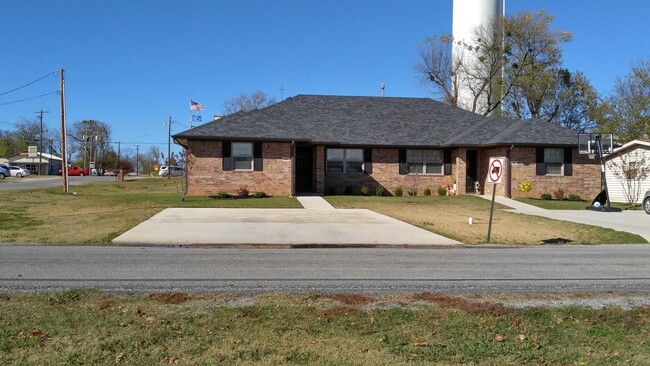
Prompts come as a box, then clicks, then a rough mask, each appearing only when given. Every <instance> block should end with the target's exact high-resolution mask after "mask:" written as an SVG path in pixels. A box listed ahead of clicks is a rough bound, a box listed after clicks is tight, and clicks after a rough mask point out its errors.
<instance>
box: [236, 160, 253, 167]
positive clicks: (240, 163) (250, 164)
mask: <svg viewBox="0 0 650 366" xmlns="http://www.w3.org/2000/svg"><path fill="white" fill-rule="evenodd" d="M235 169H236V170H251V169H253V159H252V158H249V157H235Z"/></svg>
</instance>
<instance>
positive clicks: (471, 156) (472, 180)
mask: <svg viewBox="0 0 650 366" xmlns="http://www.w3.org/2000/svg"><path fill="white" fill-rule="evenodd" d="M466 173H467V174H466V175H467V180H466V182H465V187H466V190H465V192H467V193H480V192H477V191H476V182H478V151H476V150H467V172H466Z"/></svg>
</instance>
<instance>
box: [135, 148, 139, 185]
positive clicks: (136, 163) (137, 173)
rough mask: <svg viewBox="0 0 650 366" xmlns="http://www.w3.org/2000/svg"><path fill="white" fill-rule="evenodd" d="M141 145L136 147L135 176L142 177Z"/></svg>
mask: <svg viewBox="0 0 650 366" xmlns="http://www.w3.org/2000/svg"><path fill="white" fill-rule="evenodd" d="M139 160H140V145H135V176H136V177H137V176H139V175H140V162H139Z"/></svg>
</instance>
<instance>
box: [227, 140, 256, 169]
mask: <svg viewBox="0 0 650 366" xmlns="http://www.w3.org/2000/svg"><path fill="white" fill-rule="evenodd" d="M232 160H233V167H234V169H235V170H253V143H251V142H233V143H232Z"/></svg>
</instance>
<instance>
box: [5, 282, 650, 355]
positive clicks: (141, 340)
mask: <svg viewBox="0 0 650 366" xmlns="http://www.w3.org/2000/svg"><path fill="white" fill-rule="evenodd" d="M649 339H650V307H648V306H646V307H640V308H635V309H632V310H622V309H619V308H615V307H613V308H612V307H608V308H603V309H599V310H593V309H590V308H582V307H564V308H540V307H535V308H524V309H513V308H506V307H503V306H501V305H498V304H496V303H493V302H492V301H491V300H490V299H488V298H484V297H478V296H474V297H473V298H469V299H468V298H460V297H449V296H444V295H438V294H430V293H419V294H410V295H391V296H384V297H373V296H366V295H353V294H338V295H337V294H333V295H318V294H313V293H312V294H305V295H287V294H266V295H260V296H257V297H253V298H239V297H237V296H234V295H188V294H152V295H150V296H127V295H114V294H105V293H101V292H98V291H86V290H81V291H80V290H71V291H68V292H65V293H58V294H0V364H2V365H108V364H116V365H156V364H158V365H167V364H172V365H175V364H179V365H459V364H470V365H479V364H480V365H623V364H625V365H649V364H650V342H649V341H648V340H649Z"/></svg>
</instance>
